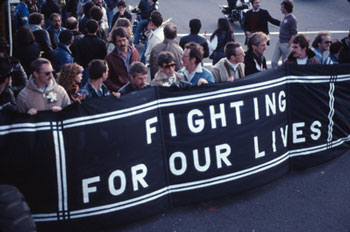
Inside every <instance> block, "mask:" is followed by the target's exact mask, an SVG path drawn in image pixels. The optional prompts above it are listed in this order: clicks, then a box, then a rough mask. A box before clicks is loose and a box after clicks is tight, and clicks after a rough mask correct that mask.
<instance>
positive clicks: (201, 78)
mask: <svg viewBox="0 0 350 232" xmlns="http://www.w3.org/2000/svg"><path fill="white" fill-rule="evenodd" d="M202 60H203V47H202V46H201V45H199V44H197V43H195V42H190V43H187V44H186V45H185V51H184V53H183V56H182V61H183V65H184V67H183V68H182V69H180V70H179V71H178V72H179V73H181V74H183V75H184V79H185V81H188V82H190V83H191V85H192V86H195V85H198V86H200V85H203V84H209V83H210V84H213V83H214V76H213V74H212V73H211V72H210V71H209V70H208V69H206V68H204V67H203V66H202Z"/></svg>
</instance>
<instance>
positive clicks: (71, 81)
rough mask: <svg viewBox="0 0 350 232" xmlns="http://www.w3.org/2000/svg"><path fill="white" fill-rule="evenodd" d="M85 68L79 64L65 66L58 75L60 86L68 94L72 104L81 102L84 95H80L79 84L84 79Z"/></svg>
mask: <svg viewBox="0 0 350 232" xmlns="http://www.w3.org/2000/svg"><path fill="white" fill-rule="evenodd" d="M83 71H84V69H83V67H81V66H80V65H79V64H77V63H73V64H65V65H63V67H62V68H61V71H60V72H59V74H58V84H60V85H61V86H62V87H63V88H64V89H65V90H66V92H67V94H68V96H69V98H70V100H71V102H80V101H81V100H82V99H84V97H85V96H84V95H80V94H79V93H78V92H79V84H80V83H81V80H82V79H83Z"/></svg>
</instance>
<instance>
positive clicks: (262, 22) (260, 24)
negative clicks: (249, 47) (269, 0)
mask: <svg viewBox="0 0 350 232" xmlns="http://www.w3.org/2000/svg"><path fill="white" fill-rule="evenodd" d="M250 3H251V4H252V7H253V8H252V9H250V10H249V11H248V12H247V13H246V14H245V16H244V23H243V28H244V33H245V35H246V43H245V44H247V42H248V40H249V38H250V37H251V36H252V34H253V33H254V32H258V31H261V32H264V33H265V34H266V35H267V36H268V35H269V27H268V23H269V22H270V23H271V24H273V25H275V26H280V24H281V22H280V21H279V20H277V19H274V18H272V16H271V15H270V13H269V12H268V11H267V10H265V9H262V8H260V0H250Z"/></svg>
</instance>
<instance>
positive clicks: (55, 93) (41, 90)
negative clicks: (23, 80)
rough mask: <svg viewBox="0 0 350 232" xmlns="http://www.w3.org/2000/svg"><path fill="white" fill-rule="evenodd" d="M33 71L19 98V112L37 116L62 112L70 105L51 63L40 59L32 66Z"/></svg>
mask: <svg viewBox="0 0 350 232" xmlns="http://www.w3.org/2000/svg"><path fill="white" fill-rule="evenodd" d="M31 69H32V70H33V72H32V75H31V77H30V78H29V81H28V84H27V86H26V87H25V88H24V89H22V91H21V92H19V94H18V97H17V107H18V111H19V112H21V113H28V114H30V115H35V114H37V113H38V111H44V110H52V111H54V112H57V111H60V110H62V108H64V107H65V106H67V105H69V104H70V99H69V97H68V94H67V92H66V90H65V89H64V88H63V87H62V86H60V85H59V84H57V83H56V81H55V78H54V77H53V72H54V71H53V68H52V65H51V62H50V61H49V60H48V59H45V58H38V59H36V60H34V61H33V63H32V64H31Z"/></svg>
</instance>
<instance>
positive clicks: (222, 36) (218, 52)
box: [210, 30, 234, 65]
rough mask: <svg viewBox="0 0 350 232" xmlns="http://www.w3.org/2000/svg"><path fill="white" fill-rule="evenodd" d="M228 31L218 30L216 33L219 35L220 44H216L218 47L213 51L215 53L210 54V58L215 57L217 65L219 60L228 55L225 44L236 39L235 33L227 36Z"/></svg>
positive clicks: (214, 61)
mask: <svg viewBox="0 0 350 232" xmlns="http://www.w3.org/2000/svg"><path fill="white" fill-rule="evenodd" d="M214 33H215V32H214ZM227 33H228V32H227V31H223V30H218V31H217V33H216V36H217V37H218V44H217V46H216V49H215V50H214V51H213V53H212V54H211V56H210V58H211V59H213V65H215V64H216V63H217V62H219V60H221V58H224V57H226V55H225V51H224V49H225V45H226V44H227V43H228V42H231V41H234V37H233V35H231V36H226V34H227ZM212 38H214V37H212ZM212 38H211V39H212ZM227 38H228V39H227Z"/></svg>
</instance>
